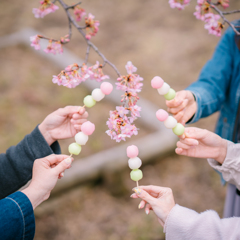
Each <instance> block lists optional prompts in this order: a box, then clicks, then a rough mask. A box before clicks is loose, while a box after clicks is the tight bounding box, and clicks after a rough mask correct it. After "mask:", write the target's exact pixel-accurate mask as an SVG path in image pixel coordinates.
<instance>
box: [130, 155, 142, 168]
mask: <svg viewBox="0 0 240 240" xmlns="http://www.w3.org/2000/svg"><path fill="white" fill-rule="evenodd" d="M128 166H129V168H131V169H138V168H140V167H141V166H142V161H141V159H140V158H139V157H135V158H130V159H129V160H128Z"/></svg>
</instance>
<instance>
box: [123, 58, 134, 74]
mask: <svg viewBox="0 0 240 240" xmlns="http://www.w3.org/2000/svg"><path fill="white" fill-rule="evenodd" d="M125 68H126V70H127V73H128V74H132V73H134V72H136V71H137V68H136V67H135V66H133V64H132V62H131V61H128V62H127V64H126V65H125Z"/></svg>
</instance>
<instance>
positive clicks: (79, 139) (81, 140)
mask: <svg viewBox="0 0 240 240" xmlns="http://www.w3.org/2000/svg"><path fill="white" fill-rule="evenodd" d="M75 141H76V143H78V144H79V145H85V144H86V143H87V141H88V135H86V134H84V133H83V132H78V133H77V134H76V135H75Z"/></svg>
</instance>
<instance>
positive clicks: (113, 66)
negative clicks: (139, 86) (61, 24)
mask: <svg viewBox="0 0 240 240" xmlns="http://www.w3.org/2000/svg"><path fill="white" fill-rule="evenodd" d="M57 1H58V2H59V3H60V4H61V5H62V7H63V8H64V10H65V12H66V14H67V16H68V19H69V22H71V23H72V24H73V25H74V26H75V28H76V29H77V30H78V31H79V32H80V33H81V34H82V36H83V37H84V38H85V39H86V34H85V33H84V32H83V30H82V29H84V28H85V27H84V28H83V27H80V26H79V25H78V24H77V22H76V21H75V20H74V19H73V17H72V15H71V14H70V13H69V6H68V5H67V4H66V3H65V2H63V1H62V0H57ZM86 42H87V45H88V46H89V50H90V48H92V49H93V50H94V51H95V52H96V53H97V54H98V55H99V56H100V57H101V58H102V59H103V62H104V64H103V65H105V64H106V63H107V64H108V65H110V66H111V67H112V68H113V69H114V70H115V72H116V73H117V75H118V76H119V77H120V76H121V74H120V72H119V71H118V69H117V68H116V66H115V65H114V64H113V63H111V62H110V61H109V60H108V59H107V58H106V57H105V56H104V55H103V54H102V53H101V52H100V51H99V50H98V48H97V47H96V46H95V45H94V44H93V43H92V42H91V41H89V40H88V39H86Z"/></svg>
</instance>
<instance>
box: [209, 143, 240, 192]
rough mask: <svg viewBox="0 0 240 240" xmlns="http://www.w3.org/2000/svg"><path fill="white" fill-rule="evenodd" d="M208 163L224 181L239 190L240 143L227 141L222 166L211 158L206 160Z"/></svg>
mask: <svg viewBox="0 0 240 240" xmlns="http://www.w3.org/2000/svg"><path fill="white" fill-rule="evenodd" d="M208 163H209V164H210V166H211V167H213V168H214V169H216V170H217V171H219V172H221V173H222V176H223V178H224V180H225V181H227V182H229V183H232V184H234V185H236V187H237V188H238V189H239V190H240V143H236V144H234V143H233V142H230V141H228V147H227V155H226V158H225V160H224V162H223V164H220V163H219V162H217V161H216V160H214V159H211V158H210V159H208Z"/></svg>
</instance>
